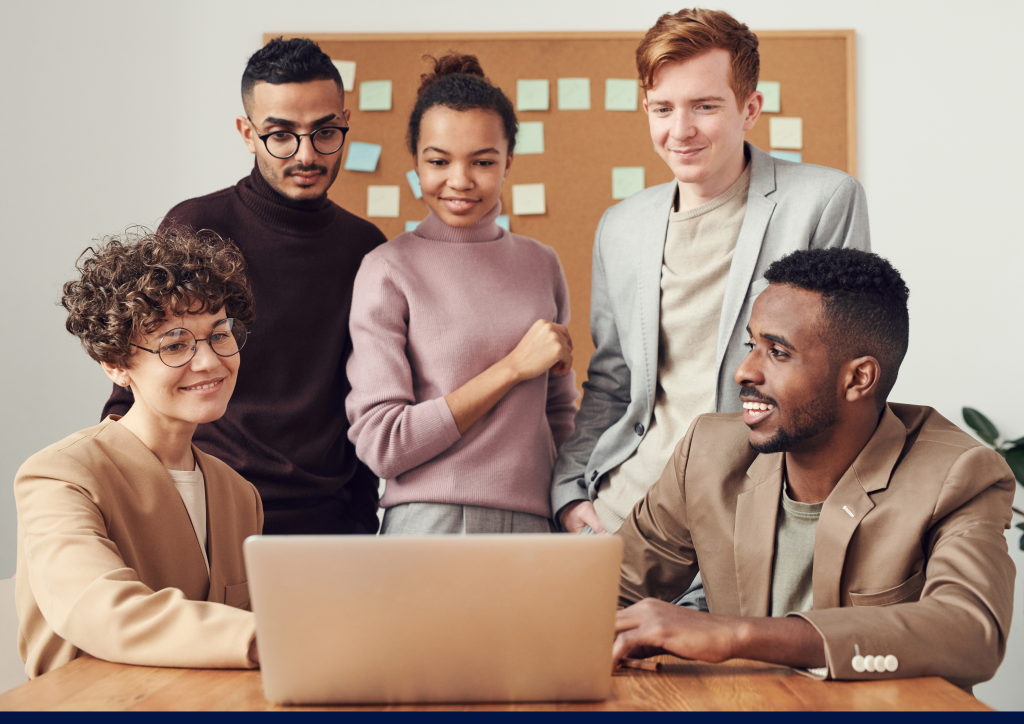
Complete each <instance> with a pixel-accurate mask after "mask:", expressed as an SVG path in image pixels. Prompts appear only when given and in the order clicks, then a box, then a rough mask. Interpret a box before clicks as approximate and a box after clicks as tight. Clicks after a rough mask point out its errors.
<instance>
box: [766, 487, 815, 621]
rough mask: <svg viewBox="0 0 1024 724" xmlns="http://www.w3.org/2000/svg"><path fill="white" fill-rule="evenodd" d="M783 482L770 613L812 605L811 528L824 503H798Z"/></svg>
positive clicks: (776, 522) (812, 531)
mask: <svg viewBox="0 0 1024 724" xmlns="http://www.w3.org/2000/svg"><path fill="white" fill-rule="evenodd" d="M788 490H789V485H788V484H786V482H785V481H783V483H782V499H781V500H780V501H779V516H778V518H777V519H776V520H775V559H774V560H773V561H772V608H771V615H772V616H785V615H786V614H787V613H790V612H800V611H810V610H811V609H812V608H814V581H813V577H812V574H813V572H814V532H815V530H816V529H817V527H818V517H819V516H820V515H821V506H823V505H824V503H800V502H797V501H795V500H793V499H792V498H790V497H789V495H788Z"/></svg>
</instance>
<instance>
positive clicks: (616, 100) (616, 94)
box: [604, 78, 640, 111]
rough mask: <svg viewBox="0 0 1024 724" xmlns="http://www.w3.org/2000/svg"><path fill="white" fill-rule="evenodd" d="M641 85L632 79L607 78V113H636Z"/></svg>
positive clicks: (605, 85)
mask: <svg viewBox="0 0 1024 724" xmlns="http://www.w3.org/2000/svg"><path fill="white" fill-rule="evenodd" d="M639 87H640V85H639V84H638V83H637V82H636V81H635V80H632V79H626V78H605V81H604V109H605V110H606V111H635V110H636V109H637V108H639V106H638V105H637V100H636V97H637V89H638V88H639Z"/></svg>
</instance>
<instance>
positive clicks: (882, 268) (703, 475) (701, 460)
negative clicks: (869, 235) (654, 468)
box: [614, 249, 1015, 687]
mask: <svg viewBox="0 0 1024 724" xmlns="http://www.w3.org/2000/svg"><path fill="white" fill-rule="evenodd" d="M765 278H766V279H768V280H769V282H771V284H770V286H769V287H768V288H767V289H766V290H765V291H764V292H763V293H762V294H761V295H760V297H759V298H758V300H757V302H756V303H755V305H754V307H753V310H752V313H751V317H750V324H749V326H748V328H747V329H748V332H749V333H750V341H749V343H748V347H749V348H750V352H749V353H748V356H747V358H746V359H745V360H744V362H743V363H742V364H741V365H740V367H739V368H738V370H737V372H736V381H737V383H738V384H739V385H740V397H741V399H742V400H743V403H744V405H743V406H744V412H743V413H730V414H711V415H704V416H702V417H699V418H698V419H697V420H696V421H695V422H694V423H693V425H691V427H690V430H689V432H688V433H687V434H686V436H685V437H684V438H683V440H682V441H681V442H680V443H679V445H678V446H677V448H676V450H675V452H674V454H673V456H672V458H671V460H670V461H669V464H668V466H667V467H666V468H665V471H664V473H663V474H662V476H661V478H660V479H659V480H658V481H657V482H656V483H655V484H654V486H653V487H652V488H651V489H650V492H649V493H648V494H647V496H646V497H645V498H644V499H643V500H642V501H640V502H639V503H638V504H637V505H636V507H635V508H634V509H633V511H632V513H631V515H630V517H629V519H628V520H627V521H626V523H625V524H624V525H623V526H622V528H620V530H619V532H618V535H620V536H621V537H622V539H623V543H624V546H625V555H624V559H623V567H622V582H621V591H620V604H621V605H622V606H625V607H626V608H624V609H623V610H620V611H619V614H618V621H617V626H616V628H617V636H616V641H615V645H614V656H615V660H616V661H618V660H619V659H620V658H622V657H624V656H636V655H640V656H646V655H653V654H655V653H663V652H667V653H672V654H676V655H678V656H682V657H686V658H692V659H699V660H704V661H724V660H726V659H730V658H749V659H757V660H761V661H768V662H772V663H779V664H784V665H788V666H793V667H797V668H800V669H804V670H805V671H806V672H807V673H809V674H810V675H812V676H815V677H817V678H832V679H882V678H898V677H914V676H928V675H938V676H942V677H944V678H946V679H948V680H949V681H951V682H953V683H954V684H957V685H959V686H962V687H970V686H972V685H973V684H976V683H979V682H981V681H985V680H987V679H989V678H991V677H992V676H993V674H994V673H995V671H996V669H997V667H998V666H999V663H1000V662H1001V661H1002V658H1003V654H1004V651H1005V646H1006V639H1007V635H1008V633H1009V627H1010V614H1011V610H1012V607H1013V582H1014V575H1015V571H1014V566H1013V563H1012V562H1011V560H1010V557H1009V555H1008V553H1007V546H1006V541H1005V539H1004V537H1003V531H1004V530H1005V529H1006V528H1007V527H1008V526H1009V522H1010V516H1011V508H1010V505H1011V502H1012V500H1013V492H1014V479H1013V474H1012V473H1011V471H1010V469H1009V467H1008V466H1007V465H1006V463H1005V461H1003V460H1002V458H1001V457H999V455H998V454H996V453H995V452H994V451H992V450H990V449H989V448H987V447H984V446H983V445H980V444H979V443H978V442H976V441H975V440H974V439H973V438H972V437H970V436H969V435H967V434H966V433H964V432H963V431H961V430H959V429H958V428H957V427H956V426H955V425H953V424H952V423H950V422H949V421H947V420H945V419H943V418H942V417H941V416H940V415H939V414H938V413H937V412H935V411H934V410H932V409H931V408H928V407H918V406H913V405H900V404H895V403H893V404H887V403H886V399H887V397H888V394H889V391H890V390H891V389H892V386H893V384H894V383H895V381H896V375H897V373H898V370H899V366H900V363H901V362H902V359H903V356H904V354H905V353H906V349H907V340H908V328H909V322H908V315H907V306H906V300H907V296H908V291H907V288H906V286H905V284H904V283H903V280H902V279H901V278H900V276H899V274H898V272H896V270H895V269H893V268H892V267H891V266H890V265H889V264H888V263H887V262H886V261H884V260H883V259H881V258H880V257H877V256H875V255H873V254H869V253H867V252H863V251H858V250H855V249H827V250H811V251H800V252H795V253H793V254H791V255H789V256H788V257H785V258H784V259H782V260H780V261H778V262H775V263H774V264H772V266H771V267H770V268H769V269H768V271H767V273H766V275H765ZM698 570H699V571H700V574H701V577H702V578H703V581H704V587H705V591H706V595H707V600H708V604H709V608H710V613H699V612H696V611H692V610H688V609H685V608H681V607H679V606H673V605H671V604H670V603H668V602H669V601H672V600H673V599H675V598H676V597H677V596H678V595H679V594H680V593H682V592H683V591H685V590H686V588H687V586H688V585H689V584H690V581H691V580H692V579H693V578H694V576H695V575H696V574H697V572H698Z"/></svg>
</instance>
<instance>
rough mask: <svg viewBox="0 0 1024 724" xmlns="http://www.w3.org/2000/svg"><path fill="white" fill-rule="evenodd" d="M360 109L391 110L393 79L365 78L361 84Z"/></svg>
mask: <svg viewBox="0 0 1024 724" xmlns="http://www.w3.org/2000/svg"><path fill="white" fill-rule="evenodd" d="M359 110H361V111H390V110H391V81H389V80H365V81H363V82H362V83H360V84H359Z"/></svg>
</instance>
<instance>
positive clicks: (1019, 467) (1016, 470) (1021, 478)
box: [1003, 447, 1024, 485]
mask: <svg viewBox="0 0 1024 724" xmlns="http://www.w3.org/2000/svg"><path fill="white" fill-rule="evenodd" d="M1003 457H1004V458H1006V464H1007V465H1009V466H1010V470H1012V471H1013V476H1014V477H1015V478H1017V482H1018V483H1020V484H1021V485H1024V448H1019V447H1015V448H1013V449H1012V450H1007V451H1006V452H1004V453H1003Z"/></svg>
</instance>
